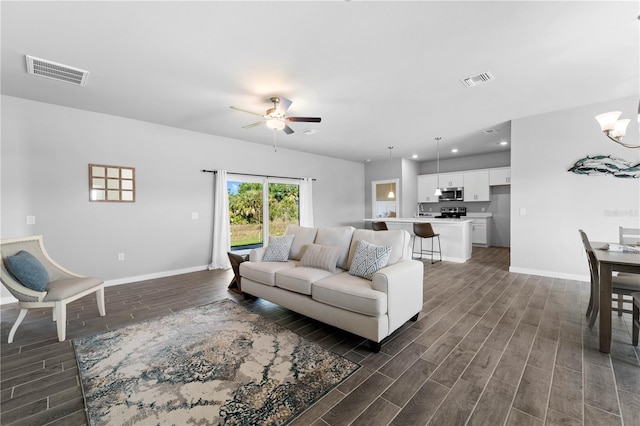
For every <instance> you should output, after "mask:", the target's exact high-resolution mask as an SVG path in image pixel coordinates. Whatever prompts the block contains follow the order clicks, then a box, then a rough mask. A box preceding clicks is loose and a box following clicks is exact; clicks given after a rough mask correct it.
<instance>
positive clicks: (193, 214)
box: [191, 213, 200, 220]
mask: <svg viewBox="0 0 640 426" xmlns="http://www.w3.org/2000/svg"><path fill="white" fill-rule="evenodd" d="M199 218H200V215H199V214H198V213H191V219H194V220H195V219H199Z"/></svg>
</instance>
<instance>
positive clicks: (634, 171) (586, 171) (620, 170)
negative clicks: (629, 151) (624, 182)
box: [567, 155, 640, 179]
mask: <svg viewBox="0 0 640 426" xmlns="http://www.w3.org/2000/svg"><path fill="white" fill-rule="evenodd" d="M567 171H568V172H572V173H576V174H579V175H592V176H594V175H613V176H615V177H618V178H626V179H640V163H635V164H634V163H632V162H630V161H625V160H622V159H620V158H615V157H612V156H611V155H595V156H593V157H589V156H588V155H587V156H586V157H584V158H582V159H580V160H578V161H576V163H575V164H574V165H573V166H572V167H571V168H570V169H569V170H567Z"/></svg>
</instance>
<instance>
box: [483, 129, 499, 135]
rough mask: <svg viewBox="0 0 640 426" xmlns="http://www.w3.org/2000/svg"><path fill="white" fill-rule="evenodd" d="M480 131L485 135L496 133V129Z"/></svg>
mask: <svg viewBox="0 0 640 426" xmlns="http://www.w3.org/2000/svg"><path fill="white" fill-rule="evenodd" d="M482 133H484V134H485V135H492V134H494V133H498V131H497V130H496V129H486V130H483V131H482Z"/></svg>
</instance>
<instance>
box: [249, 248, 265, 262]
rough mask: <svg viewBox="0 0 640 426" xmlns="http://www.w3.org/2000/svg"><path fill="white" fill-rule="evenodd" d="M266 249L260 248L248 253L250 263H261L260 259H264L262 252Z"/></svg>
mask: <svg viewBox="0 0 640 426" xmlns="http://www.w3.org/2000/svg"><path fill="white" fill-rule="evenodd" d="M266 249H267V248H266V247H260V248H257V249H253V250H251V251H250V252H249V260H250V261H252V262H261V261H262V258H263V257H264V252H265V250H266Z"/></svg>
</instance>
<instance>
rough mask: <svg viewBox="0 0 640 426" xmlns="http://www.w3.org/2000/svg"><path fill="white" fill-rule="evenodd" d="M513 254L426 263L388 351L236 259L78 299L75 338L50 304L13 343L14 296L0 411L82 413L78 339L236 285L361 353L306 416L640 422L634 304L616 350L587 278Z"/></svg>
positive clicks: (6, 324) (283, 315) (277, 317)
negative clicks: (603, 330) (301, 307)
mask: <svg viewBox="0 0 640 426" xmlns="http://www.w3.org/2000/svg"><path fill="white" fill-rule="evenodd" d="M508 264H509V251H508V249H504V248H489V249H483V248H474V252H473V259H472V260H471V261H470V262H467V263H466V264H462V265H461V264H454V263H447V262H442V263H436V264H434V265H431V264H430V263H428V262H426V263H425V280H424V300H425V304H424V309H423V312H422V313H421V314H420V318H419V320H418V321H417V322H409V323H407V324H405V325H404V326H403V327H402V328H401V329H400V330H398V331H397V332H396V333H394V334H393V336H392V337H391V338H390V339H389V341H387V342H386V343H385V344H384V345H383V347H382V351H381V352H380V353H378V354H374V353H371V352H370V350H369V348H368V346H367V345H366V343H365V341H364V340H363V339H361V338H359V337H356V336H353V335H351V334H348V333H345V332H342V331H340V330H337V329H335V328H332V327H329V326H325V325H323V324H321V323H319V322H317V321H314V320H311V319H309V318H306V317H304V316H302V315H298V314H295V313H293V312H291V311H288V310H286V309H283V308H280V307H278V306H276V305H273V304H271V303H269V302H266V301H264V300H260V299H257V300H254V301H246V300H244V299H243V298H242V297H240V296H238V295H236V294H235V293H231V292H229V291H227V289H226V286H227V283H228V282H229V280H230V278H231V272H230V271H203V272H196V273H191V274H185V275H179V276H174V277H169V278H163V279H155V280H149V281H144V282H140V283H134V284H127V285H120V286H114V287H108V288H106V289H105V293H106V301H107V316H106V317H103V318H101V317H99V316H98V312H97V308H96V304H95V300H91V298H90V297H87V298H85V299H83V300H79V301H77V302H74V303H72V304H70V305H69V309H68V326H67V339H68V340H67V341H65V342H58V341H57V339H56V338H55V336H56V328H55V323H53V322H52V321H51V312H50V310H49V311H47V310H39V311H32V312H30V313H29V314H28V315H27V318H26V319H25V321H24V323H23V324H22V325H21V326H20V328H19V329H18V332H17V334H16V337H15V341H14V343H12V344H11V345H9V344H7V343H6V341H7V336H8V332H9V329H10V327H11V324H12V323H13V321H14V320H15V318H16V316H17V313H18V309H17V306H16V305H5V306H2V308H1V310H0V313H1V315H2V327H1V333H0V338H1V339H2V345H1V347H0V351H1V358H0V361H1V368H0V371H1V374H2V377H1V381H0V393H1V395H0V404H1V405H0V423H1V424H3V425H9V424H11V425H45V424H59V425H81V424H85V422H86V418H85V414H84V404H83V399H82V391H81V389H80V385H79V377H78V370H77V364H76V360H75V357H74V353H73V349H72V346H71V339H73V338H76V337H82V336H88V335H91V334H94V333H96V332H100V331H103V330H108V329H113V328H116V327H121V326H123V325H126V324H131V323H134V322H138V321H141V320H145V319H148V318H153V317H157V316H161V315H166V314H169V313H171V312H175V311H177V310H180V309H185V308H188V307H192V306H198V305H203V304H206V303H210V302H212V301H215V300H220V299H224V298H231V299H234V300H236V301H238V302H239V303H241V304H243V305H246V306H247V307H249V308H250V309H253V310H255V311H259V312H261V313H262V314H264V315H265V316H268V317H270V318H272V319H273V320H274V321H276V322H277V323H279V324H281V325H283V326H285V327H287V328H289V329H291V330H293V331H295V332H296V333H299V334H301V335H304V336H306V337H307V338H308V339H310V340H313V341H316V342H318V343H320V344H321V345H323V346H325V347H327V348H330V349H331V350H333V351H335V352H337V353H340V354H342V355H344V356H345V357H347V358H349V359H351V360H353V361H355V362H358V363H359V364H360V365H361V366H362V368H360V370H358V372H356V373H355V374H354V375H353V376H351V377H350V378H349V379H348V380H346V381H345V382H344V383H342V384H341V385H340V386H338V387H337V388H335V389H334V390H332V391H331V392H330V393H329V394H327V395H326V396H325V397H324V398H323V399H322V400H320V401H319V402H318V403H316V404H315V405H314V406H313V407H312V408H311V409H309V410H308V411H307V412H306V413H304V414H303V415H302V416H301V417H299V418H298V419H297V420H296V421H295V422H294V424H296V425H310V424H313V425H349V424H350V425H386V424H394V425H425V424H430V425H464V424H468V425H492V426H493V425H543V424H547V425H583V424H584V425H609V424H611V425H638V424H640V423H639V422H640V420H638V419H640V363H639V358H638V351H637V350H636V349H637V348H634V347H633V346H631V334H630V329H631V325H630V316H629V315H626V314H625V315H624V316H623V317H622V318H620V317H617V316H615V314H614V318H613V328H614V330H613V339H614V341H613V343H612V353H611V354H610V355H606V354H602V353H600V352H599V351H598V350H597V333H598V332H597V326H596V327H594V329H593V330H590V329H589V328H588V327H587V326H586V323H585V320H586V317H585V316H584V312H585V310H586V302H587V300H588V285H587V283H581V282H576V281H569V280H564V279H552V278H544V277H538V276H529V275H523V274H514V273H510V272H508ZM585 268H586V265H585ZM585 273H586V270H585Z"/></svg>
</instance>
